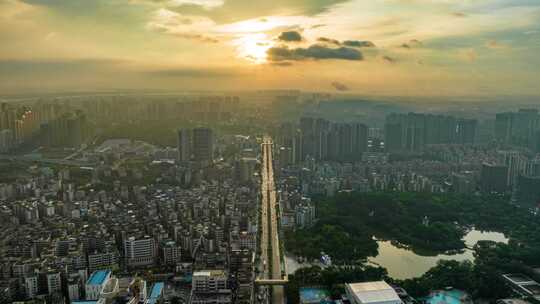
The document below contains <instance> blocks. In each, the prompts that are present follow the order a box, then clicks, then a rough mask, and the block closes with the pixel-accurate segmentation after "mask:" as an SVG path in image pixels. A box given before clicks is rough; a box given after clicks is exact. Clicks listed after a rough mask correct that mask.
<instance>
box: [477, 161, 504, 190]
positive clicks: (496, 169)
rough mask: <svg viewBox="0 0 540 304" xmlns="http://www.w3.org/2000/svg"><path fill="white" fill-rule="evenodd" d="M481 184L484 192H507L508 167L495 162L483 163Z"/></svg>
mask: <svg viewBox="0 0 540 304" xmlns="http://www.w3.org/2000/svg"><path fill="white" fill-rule="evenodd" d="M480 184H481V188H482V191H483V192H487V193H491V192H497V193H504V192H506V191H507V190H508V167H507V166H504V165H497V164H493V163H484V164H482V170H481V172H480Z"/></svg>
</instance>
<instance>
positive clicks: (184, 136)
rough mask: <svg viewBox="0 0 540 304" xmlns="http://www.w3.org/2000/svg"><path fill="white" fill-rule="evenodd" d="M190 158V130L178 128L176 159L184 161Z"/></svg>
mask: <svg viewBox="0 0 540 304" xmlns="http://www.w3.org/2000/svg"><path fill="white" fill-rule="evenodd" d="M190 159H191V131H190V130H188V129H180V130H178V160H179V161H181V162H186V161H189V160H190Z"/></svg>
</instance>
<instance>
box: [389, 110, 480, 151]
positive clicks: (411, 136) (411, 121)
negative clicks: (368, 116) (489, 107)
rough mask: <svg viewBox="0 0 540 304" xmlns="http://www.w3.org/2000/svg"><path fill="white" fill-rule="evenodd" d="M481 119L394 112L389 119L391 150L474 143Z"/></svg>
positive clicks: (410, 149) (418, 149)
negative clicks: (478, 120) (478, 121)
mask: <svg viewBox="0 0 540 304" xmlns="http://www.w3.org/2000/svg"><path fill="white" fill-rule="evenodd" d="M477 124H478V123H477V121H476V120H473V119H456V118H455V117H452V116H443V115H432V114H418V113H408V114H390V115H388V116H387V117H386V123H385V147H386V150H387V151H389V152H399V151H409V152H410V151H420V150H422V149H423V148H424V146H425V145H433V144H473V143H474V142H475V139H476V129H477Z"/></svg>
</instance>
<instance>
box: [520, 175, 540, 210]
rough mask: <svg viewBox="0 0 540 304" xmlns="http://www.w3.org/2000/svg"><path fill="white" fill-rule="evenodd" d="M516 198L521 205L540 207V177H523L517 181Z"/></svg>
mask: <svg viewBox="0 0 540 304" xmlns="http://www.w3.org/2000/svg"><path fill="white" fill-rule="evenodd" d="M516 198H517V202H518V204H520V205H523V206H527V207H536V206H540V177H534V176H527V175H521V176H519V178H518V181H517V187H516Z"/></svg>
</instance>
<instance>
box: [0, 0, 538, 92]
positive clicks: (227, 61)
mask: <svg viewBox="0 0 540 304" xmlns="http://www.w3.org/2000/svg"><path fill="white" fill-rule="evenodd" d="M0 40H1V41H2V42H4V43H3V48H2V50H0V80H1V84H0V89H1V90H2V91H3V92H6V93H21V92H26V91H27V90H30V91H49V92H55V91H56V92H58V91H91V90H111V89H165V90H242V89H279V88H290V89H302V90H311V91H328V92H336V93H350V94H371V95H401V96H422V95H425V96H430V95H441V96H461V95H481V96H495V95H501V94H505V95H538V93H539V92H538V89H537V87H536V86H535V83H536V82H537V81H538V79H539V78H538V76H539V75H538V72H539V69H538V68H539V64H540V62H539V59H538V58H536V56H535V54H536V53H538V48H539V46H540V43H539V42H540V4H539V3H536V2H535V1H527V0H520V1H512V2H511V3H509V2H508V1H500V0H486V1H429V0H408V1H404V0H392V1H390V0H388V1H369V2H366V1H359V0H351V1H342V0H325V1H300V0H293V1H285V0H280V1H277V2H272V3H270V2H266V1H250V2H249V3H248V2H245V1H234V0H233V1H231V0H227V1H222V0H207V1H205V0H168V1H154V0H114V1H100V0H97V1H40V0H27V1H22V0H4V1H0Z"/></svg>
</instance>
